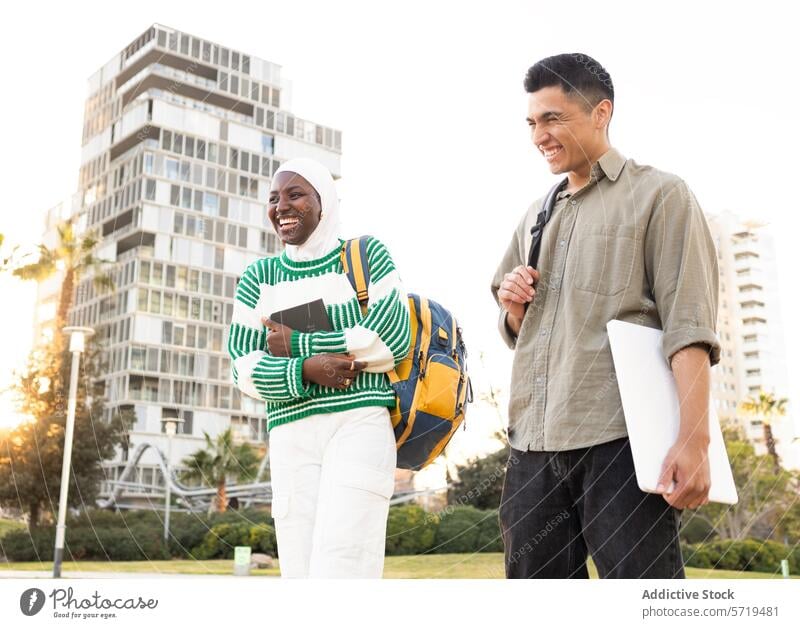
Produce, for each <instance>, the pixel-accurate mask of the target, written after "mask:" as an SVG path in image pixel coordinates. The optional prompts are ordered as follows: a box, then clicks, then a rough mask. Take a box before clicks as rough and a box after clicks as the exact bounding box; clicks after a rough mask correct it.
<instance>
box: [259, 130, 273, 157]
mask: <svg viewBox="0 0 800 628" xmlns="http://www.w3.org/2000/svg"><path fill="white" fill-rule="evenodd" d="M274 146H275V139H274V138H273V137H272V136H271V135H267V134H266V133H262V134H261V152H262V153H266V154H267V155H271V154H272V153H273V151H274Z"/></svg>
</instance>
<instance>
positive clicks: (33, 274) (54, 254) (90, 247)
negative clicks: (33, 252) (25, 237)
mask: <svg viewBox="0 0 800 628" xmlns="http://www.w3.org/2000/svg"><path fill="white" fill-rule="evenodd" d="M56 230H57V231H58V242H57V243H56V245H55V247H53V248H48V247H47V246H46V245H44V244H40V245H39V246H38V247H37V249H38V252H39V258H38V259H37V260H36V261H35V262H30V263H28V264H23V265H20V266H17V267H16V268H15V269H14V270H13V271H12V272H13V274H14V275H15V276H16V277H19V278H20V279H23V280H34V281H43V280H44V279H47V278H48V277H50V276H52V275H53V274H55V273H56V272H57V271H59V270H63V271H64V279H63V280H62V282H61V292H60V294H59V299H58V310H57V312H56V320H55V325H56V327H55V328H56V330H58V329H61V328H62V327H63V326H64V325H65V324H66V321H67V313H68V312H69V308H70V307H71V306H72V293H73V288H74V287H75V284H77V283H78V282H79V281H80V280H81V278H82V277H83V276H84V275H85V274H86V273H87V272H90V271H91V272H92V273H93V277H92V282H93V283H94V286H95V288H96V289H98V290H103V289H108V290H113V289H114V280H113V278H112V275H111V270H112V268H111V267H112V266H113V265H114V264H115V262H113V261H111V260H105V259H100V258H98V257H96V255H95V249H96V248H97V245H98V244H99V243H100V239H99V237H98V234H97V232H96V231H94V230H91V231H87V232H85V233H82V234H78V233H76V232H75V226H74V224H73V220H72V219H70V220H66V221H63V222H61V223H60V224H59V225H57V226H56ZM60 336H61V334H58V333H56V334H55V338H58V337H60Z"/></svg>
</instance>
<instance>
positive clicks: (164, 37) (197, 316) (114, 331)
mask: <svg viewBox="0 0 800 628" xmlns="http://www.w3.org/2000/svg"><path fill="white" fill-rule="evenodd" d="M290 88H291V85H290V84H289V83H288V82H287V81H285V80H284V79H283V78H282V77H281V68H280V66H278V65H275V64H274V63H271V62H269V61H266V60H263V59H259V58H257V57H254V56H252V55H249V54H246V53H244V52H241V51H238V50H235V49H232V48H229V47H226V46H222V45H219V44H216V43H214V42H211V41H208V40H205V39H202V38H199V37H195V36H193V35H190V34H188V33H183V32H180V31H177V30H175V29H172V28H168V27H165V26H161V25H159V24H154V25H153V26H151V27H150V28H148V29H147V30H146V31H145V32H144V33H142V35H141V36H139V37H137V38H136V39H135V40H133V41H132V42H131V43H130V44H128V45H127V46H125V48H124V49H123V50H122V51H121V52H119V53H118V54H116V55H114V57H113V58H112V59H111V60H110V61H108V63H106V64H105V65H104V66H103V67H102V68H100V69H99V70H98V71H97V72H96V73H95V74H94V75H92V76H91V78H90V79H89V85H88V96H87V99H86V105H85V114H84V126H83V148H82V154H81V167H80V180H79V193H78V194H79V197H80V203H79V205H80V207H79V208H78V209H76V210H75V211H77V212H81V213H84V214H85V222H86V227H87V228H90V229H91V228H96V229H98V230H99V232H100V233H101V235H102V245H101V246H100V248H99V250H98V255H99V256H101V257H104V258H106V259H113V260H116V261H117V262H118V269H117V271H116V278H115V279H116V291H115V292H114V293H104V294H99V293H98V292H97V291H95V289H94V287H93V285H92V282H91V279H90V278H89V277H86V278H84V279H83V280H82V281H81V283H80V284H79V285H78V286H76V291H75V296H74V305H73V308H72V309H71V311H70V315H69V320H70V323H71V324H77V325H88V326H91V327H94V328H95V330H96V335H95V336H94V338H93V339H92V341H93V342H95V343H101V345H102V347H103V355H104V366H103V369H102V373H103V375H102V379H101V381H100V382H99V384H98V390H97V394H101V393H102V394H104V396H105V398H106V399H108V404H107V406H106V408H105V411H104V419H106V420H108V419H109V418H110V417H111V415H112V413H113V412H115V411H117V410H119V409H123V408H130V409H132V410H133V411H134V412H135V415H136V423H135V425H134V427H133V430H132V432H131V438H130V441H131V443H130V446H131V449H130V451H132V450H133V449H134V448H135V447H136V446H137V445H138V444H139V443H140V442H144V441H146V442H150V443H152V444H154V445H156V446H158V447H159V448H161V449H162V450H164V451H166V447H165V438H166V437H165V436H164V435H163V427H162V418H165V417H170V416H178V417H180V418H182V419H184V423H183V426H182V428H181V429H180V431H179V433H178V435H177V436H176V437H175V440H174V443H173V450H172V451H173V462H177V461H179V460H180V459H182V458H183V457H185V456H187V455H188V454H190V453H193V452H194V451H195V450H197V449H198V448H200V447H202V446H203V444H204V441H203V433H204V432H208V433H209V434H210V435H211V436H214V435H216V434H217V433H219V432H221V431H223V430H224V429H226V428H227V427H228V426H229V425H230V426H233V428H234V429H235V430H236V431H237V432H238V433H239V434H240V435H241V436H242V437H243V438H245V439H248V440H250V441H253V442H256V443H257V442H263V441H265V440H266V420H265V414H264V404H263V403H262V402H259V401H258V400H255V399H252V398H249V397H246V396H243V395H241V394H240V393H239V391H238V390H237V389H236V388H235V387H234V386H233V384H232V382H231V378H230V360H229V358H228V355H227V351H226V346H225V343H226V334H227V328H228V325H229V323H230V320H231V316H232V312H233V297H234V291H235V288H236V282H237V279H238V276H239V275H240V274H241V272H242V271H243V270H244V268H245V267H246V266H247V265H248V264H249V263H250V262H252V261H253V260H255V259H257V258H259V257H264V256H266V255H271V254H275V253H276V252H278V250H279V248H280V246H281V244H280V241H279V240H278V239H277V237H276V235H275V233H274V231H273V230H272V227H271V225H270V223H269V221H268V220H267V219H266V211H265V205H266V200H267V194H268V190H269V185H270V177H271V176H272V174H273V173H274V172H275V171H276V169H277V168H278V167H279V165H280V163H281V162H282V161H285V160H287V159H290V158H293V157H299V156H306V157H312V158H314V159H317V160H318V161H320V162H322V163H324V164H325V165H326V166H328V167H329V168H330V170H331V171H332V172H333V173H334V176H336V177H338V176H339V173H340V155H341V132H340V131H338V130H336V129H332V128H329V127H326V126H323V125H320V124H316V123H314V122H310V121H308V120H302V119H299V118H297V117H296V116H294V115H293V114H292V113H291V112H290V110H289V106H290V102H289V96H290ZM73 213H74V212H73ZM126 456H127V452H126V451H120V452H118V458H117V460H115V461H114V463H113V464H111V465H110V466H109V469H108V471H109V474H108V476H109V479H117V478H118V476H119V473H120V472H121V470H122V469H123V468H124V465H125V463H126ZM155 463H156V454H155V453H154V452H153V451H152V450H148V452H147V454H146V455H145V456H144V457H143V458H142V460H141V465H140V467H139V475H138V476H137V480H139V481H143V482H144V483H145V484H152V485H153V486H156V485H158V484H160V483H161V480H162V479H161V477H160V474H159V473H158V472H157V468H156V464H155ZM104 488H105V489H106V490H107V489H108V485H106V486H105V487H104Z"/></svg>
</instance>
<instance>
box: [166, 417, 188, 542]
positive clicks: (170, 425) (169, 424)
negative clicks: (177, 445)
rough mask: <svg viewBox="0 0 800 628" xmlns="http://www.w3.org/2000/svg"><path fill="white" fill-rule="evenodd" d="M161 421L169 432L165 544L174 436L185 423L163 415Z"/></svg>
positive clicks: (167, 528) (167, 535)
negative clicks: (181, 424) (180, 425)
mask: <svg viewBox="0 0 800 628" xmlns="http://www.w3.org/2000/svg"><path fill="white" fill-rule="evenodd" d="M161 422H162V423H163V424H164V432H165V433H166V434H167V474H166V475H165V476H164V488H165V491H164V495H165V497H164V500H165V501H164V544H166V543H168V541H169V506H170V503H169V502H170V485H169V478H170V475H171V473H170V469H171V468H172V437H173V436H175V432H177V431H178V424H180V423H183V419H179V418H178V417H174V416H170V417H163V418H162V419H161Z"/></svg>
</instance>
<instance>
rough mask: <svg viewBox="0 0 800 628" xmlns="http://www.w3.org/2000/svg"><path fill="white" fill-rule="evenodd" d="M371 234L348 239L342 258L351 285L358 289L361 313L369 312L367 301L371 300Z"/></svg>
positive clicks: (343, 247) (344, 245)
mask: <svg viewBox="0 0 800 628" xmlns="http://www.w3.org/2000/svg"><path fill="white" fill-rule="evenodd" d="M369 239H370V236H361V237H360V238H354V239H352V240H347V241H345V243H344V244H343V245H342V252H341V260H342V268H344V272H345V274H346V275H347V279H348V280H349V281H350V285H351V286H353V289H354V290H355V291H356V295H357V297H358V304H359V305H360V306H361V313H362V314H366V313H367V302H368V301H369V292H368V291H367V289H368V286H369V265H368V264H367V242H368V240H369Z"/></svg>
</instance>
